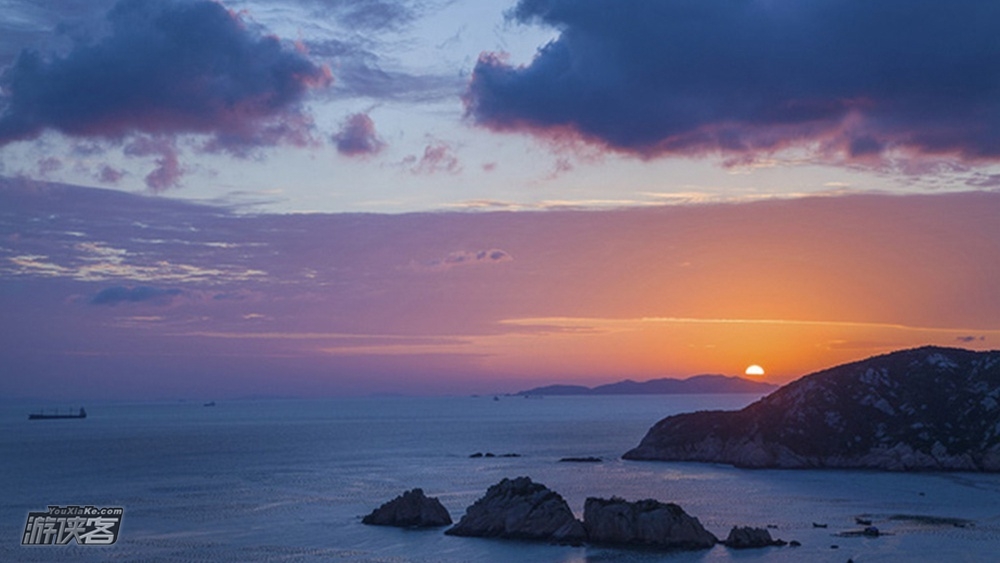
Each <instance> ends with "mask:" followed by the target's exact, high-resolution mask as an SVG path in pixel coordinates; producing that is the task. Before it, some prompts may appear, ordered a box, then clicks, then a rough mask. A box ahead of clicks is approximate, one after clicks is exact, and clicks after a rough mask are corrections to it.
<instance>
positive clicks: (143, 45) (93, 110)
mask: <svg viewBox="0 0 1000 563" xmlns="http://www.w3.org/2000/svg"><path fill="white" fill-rule="evenodd" d="M107 20H108V23H109V29H110V33H109V34H108V35H106V36H105V37H103V38H102V39H100V40H99V41H97V42H93V43H89V44H85V43H82V42H77V43H76V45H75V46H74V47H73V49H72V50H70V51H69V52H68V53H67V54H66V55H65V56H52V57H50V58H44V57H43V56H42V55H41V54H39V53H37V52H34V51H29V50H25V51H22V52H21V55H20V56H19V58H18V59H17V61H16V62H15V63H14V64H13V65H12V66H11V67H9V68H8V69H7V70H6V72H5V73H4V74H3V77H2V82H0V85H2V88H3V89H2V91H3V96H2V97H0V146H3V145H4V144H7V143H10V142H13V141H18V140H25V139H32V138H35V137H37V136H38V135H40V134H41V133H42V132H44V131H45V130H56V131H59V132H62V133H64V134H67V135H71V136H76V137H89V138H104V139H112V140H118V139H122V138H123V137H126V136H128V135H130V134H134V133H145V134H149V135H174V134H184V133H195V134H203V135H208V136H210V137H211V138H212V141H211V142H210V143H209V144H208V145H207V148H209V149H215V150H227V151H232V152H236V153H239V152H241V151H245V150H247V147H257V146H267V145H272V144H276V143H279V142H289V143H294V144H302V143H304V142H305V141H304V140H305V139H308V138H309V134H308V129H309V127H311V120H310V119H309V118H308V117H307V116H305V115H304V114H303V112H302V110H301V108H300V107H299V106H300V102H301V101H302V99H303V97H304V96H305V94H306V92H307V91H308V90H309V89H310V88H315V87H323V86H326V85H328V84H329V83H330V82H331V77H330V75H329V70H328V69H326V68H324V67H320V66H317V65H315V64H313V63H312V62H310V61H309V59H307V58H306V57H305V56H303V55H302V54H300V53H298V52H296V51H295V50H294V49H292V48H290V47H287V46H286V45H283V44H282V42H281V41H279V40H278V39H277V38H275V37H272V36H267V35H264V34H262V33H261V32H260V30H258V29H256V28H254V27H252V26H250V25H248V24H246V23H245V22H244V21H242V20H241V19H240V18H239V16H237V15H236V14H233V13H231V12H229V11H228V10H226V9H225V8H224V7H223V6H222V5H221V4H218V3H216V2H209V1H194V2H180V1H170V2H161V1H155V0H120V1H119V2H118V3H117V4H116V5H115V6H114V7H113V8H112V9H111V10H110V11H109V12H108V14H107Z"/></svg>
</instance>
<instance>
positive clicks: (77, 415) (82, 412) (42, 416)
mask: <svg viewBox="0 0 1000 563" xmlns="http://www.w3.org/2000/svg"><path fill="white" fill-rule="evenodd" d="M54 418H87V411H85V410H83V407H80V412H78V413H73V412H68V413H64V414H60V413H59V411H56V412H54V413H52V414H46V413H45V411H41V412H36V413H31V414H29V415H28V420H47V419H54Z"/></svg>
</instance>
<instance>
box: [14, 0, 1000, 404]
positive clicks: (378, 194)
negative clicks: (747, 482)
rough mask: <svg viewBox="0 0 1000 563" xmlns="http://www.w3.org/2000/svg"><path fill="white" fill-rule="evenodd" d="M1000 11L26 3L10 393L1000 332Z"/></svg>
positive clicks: (297, 381) (658, 359) (382, 386)
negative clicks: (995, 26)
mask: <svg viewBox="0 0 1000 563" xmlns="http://www.w3.org/2000/svg"><path fill="white" fill-rule="evenodd" d="M998 17H1000V6H998V5H994V4H993V3H988V2H981V1H968V0H959V1H956V2H951V3H948V4H947V5H943V4H942V3H940V2H927V1H922V0H918V1H913V0H908V1H906V2H903V1H902V0H883V1H881V2H878V3H872V2H866V1H860V0H837V1H834V0H820V1H817V2H809V3H802V2H792V1H782V0H727V1H708V2H706V1H703V0H699V1H695V0H671V1H657V2H654V1H649V0H614V1H612V0H521V1H514V0H504V1H500V0H475V1H473V0H280V1H277V2H275V1H269V2H255V1H226V2H210V1H199V0H170V1H153V0H118V1H107V0H87V1H82V0H81V1H77V0H59V1H56V0H32V1H30V2H28V1H21V0H0V302H2V307H0V311H2V313H3V314H2V319H0V336H2V338H0V372H2V374H3V377H2V378H0V394H2V395H3V396H5V397H14V398H16V397H25V398H28V397H30V398H36V397H38V398H50V399H53V400H55V399H58V400H72V399H76V398H80V399H146V398H149V399H162V398H177V397H180V398H202V397H210V398H223V397H241V396H315V395H365V394H371V393H417V394H442V393H444V394H464V393H494V392H509V391H517V390H520V389H524V388H527V387H533V386H536V385H543V384H551V383H577V384H591V385H592V384H600V383H606V382H610V381H616V380H620V379H624V378H633V379H649V378H654V377H664V376H670V377H686V376H690V375H696V374H701V373H723V374H727V375H737V374H742V372H743V370H744V369H745V367H746V366H748V365H751V364H759V365H761V366H762V367H763V368H764V370H765V375H764V376H763V378H764V379H765V380H768V381H772V382H775V383H784V382H787V381H790V380H792V379H795V378H796V377H799V376H801V375H804V374H806V373H809V372H811V371H815V370H818V369H822V368H825V367H831V366H833V365H836V364H838V363H842V362H846V361H852V360H857V359H862V358H864V357H868V356H870V355H874V354H878V353H883V352H888V351H891V350H895V349H898V348H906V347H913V346H921V345H926V344H935V345H944V346H962V347H967V348H972V349H990V348H993V347H996V342H997V340H998V337H1000V325H998V324H997V321H996V319H1000V287H998V286H997V284H996V283H995V280H997V279H1000V248H998V246H1000V226H997V224H995V223H997V222H996V221H995V219H994V218H995V217H997V216H1000V214H998V213H1000V192H998V187H1000V166H998V164H1000V70H997V69H1000V42H997V41H996V39H995V33H994V32H993V30H992V27H991V25H990V24H991V22H994V21H998V19H997V18H998Z"/></svg>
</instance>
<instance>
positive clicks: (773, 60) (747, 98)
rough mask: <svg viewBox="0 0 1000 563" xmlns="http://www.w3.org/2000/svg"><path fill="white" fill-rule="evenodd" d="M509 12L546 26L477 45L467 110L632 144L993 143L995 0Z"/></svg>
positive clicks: (560, 7) (816, 146)
mask: <svg viewBox="0 0 1000 563" xmlns="http://www.w3.org/2000/svg"><path fill="white" fill-rule="evenodd" d="M510 17H511V18H513V19H515V20H517V21H519V22H521V23H539V24H543V25H547V26H551V27H554V28H556V29H558V30H559V31H560V32H561V33H560V36H559V37H558V38H557V39H556V40H554V41H552V42H551V43H549V44H548V45H545V46H544V47H542V48H541V49H540V50H539V51H538V53H537V55H536V57H535V59H534V60H533V61H532V62H531V64H529V65H527V66H514V65H511V64H509V63H508V62H507V61H506V60H505V59H504V57H503V55H500V54H495V53H486V54H484V55H483V56H481V58H480V60H479V62H478V64H477V65H476V67H475V70H474V72H473V76H472V80H471V83H470V85H469V88H468V91H467V93H466V97H465V100H466V105H467V111H468V113H469V114H470V115H471V116H472V117H473V118H474V119H475V121H476V122H477V123H479V124H480V125H483V126H486V127H490V128H493V129H496V130H515V131H528V132H533V133H536V134H540V135H564V134H566V133H567V132H568V133H570V134H572V135H576V136H579V137H582V138H584V139H586V140H588V141H590V142H592V143H595V144H599V145H603V146H605V147H607V148H608V149H610V150H614V151H619V152H624V153H631V154H635V155H638V156H640V157H644V158H652V157H658V156H663V155H670V154H679V155H701V154H705V153H722V154H724V155H726V156H727V157H729V158H733V157H739V156H740V155H754V154H759V153H769V152H774V151H777V150H781V149H784V148H788V147H792V146H799V147H807V148H810V149H812V150H814V151H816V152H817V153H818V154H819V155H820V156H823V157H825V158H828V159H831V160H838V161H843V160H848V161H854V162H865V161H872V160H877V159H878V157H879V156H880V155H882V154H884V153H885V151H886V150H897V151H901V152H905V153H910V154H915V155H950V156H958V157H961V158H963V159H966V160H969V161H995V160H997V159H998V158H1000V96H998V95H997V92H998V87H1000V70H998V69H1000V44H998V43H997V42H996V40H995V36H996V31H995V29H994V27H993V26H991V25H989V24H988V23H986V22H996V21H998V20H1000V4H992V3H984V2H981V1H975V0H958V1H956V2H948V3H941V2H936V1H929V0H917V1H914V0H882V1H880V2H868V1H865V0H818V1H815V2H792V1H777V2H764V1H746V2H735V3H734V2H705V1H702V0H676V1H669V2H648V1H639V0H521V1H520V2H519V3H518V4H517V6H516V7H515V8H514V9H513V10H512V12H511V14H510Z"/></svg>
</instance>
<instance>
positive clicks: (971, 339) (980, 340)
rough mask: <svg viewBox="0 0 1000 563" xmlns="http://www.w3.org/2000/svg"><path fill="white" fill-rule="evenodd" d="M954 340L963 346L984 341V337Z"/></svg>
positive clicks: (963, 337)
mask: <svg viewBox="0 0 1000 563" xmlns="http://www.w3.org/2000/svg"><path fill="white" fill-rule="evenodd" d="M955 340H957V341H958V342H961V343H963V344H969V343H971V342H983V341H985V340H986V337H985V336H971V335H970V336H957V337H955Z"/></svg>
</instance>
